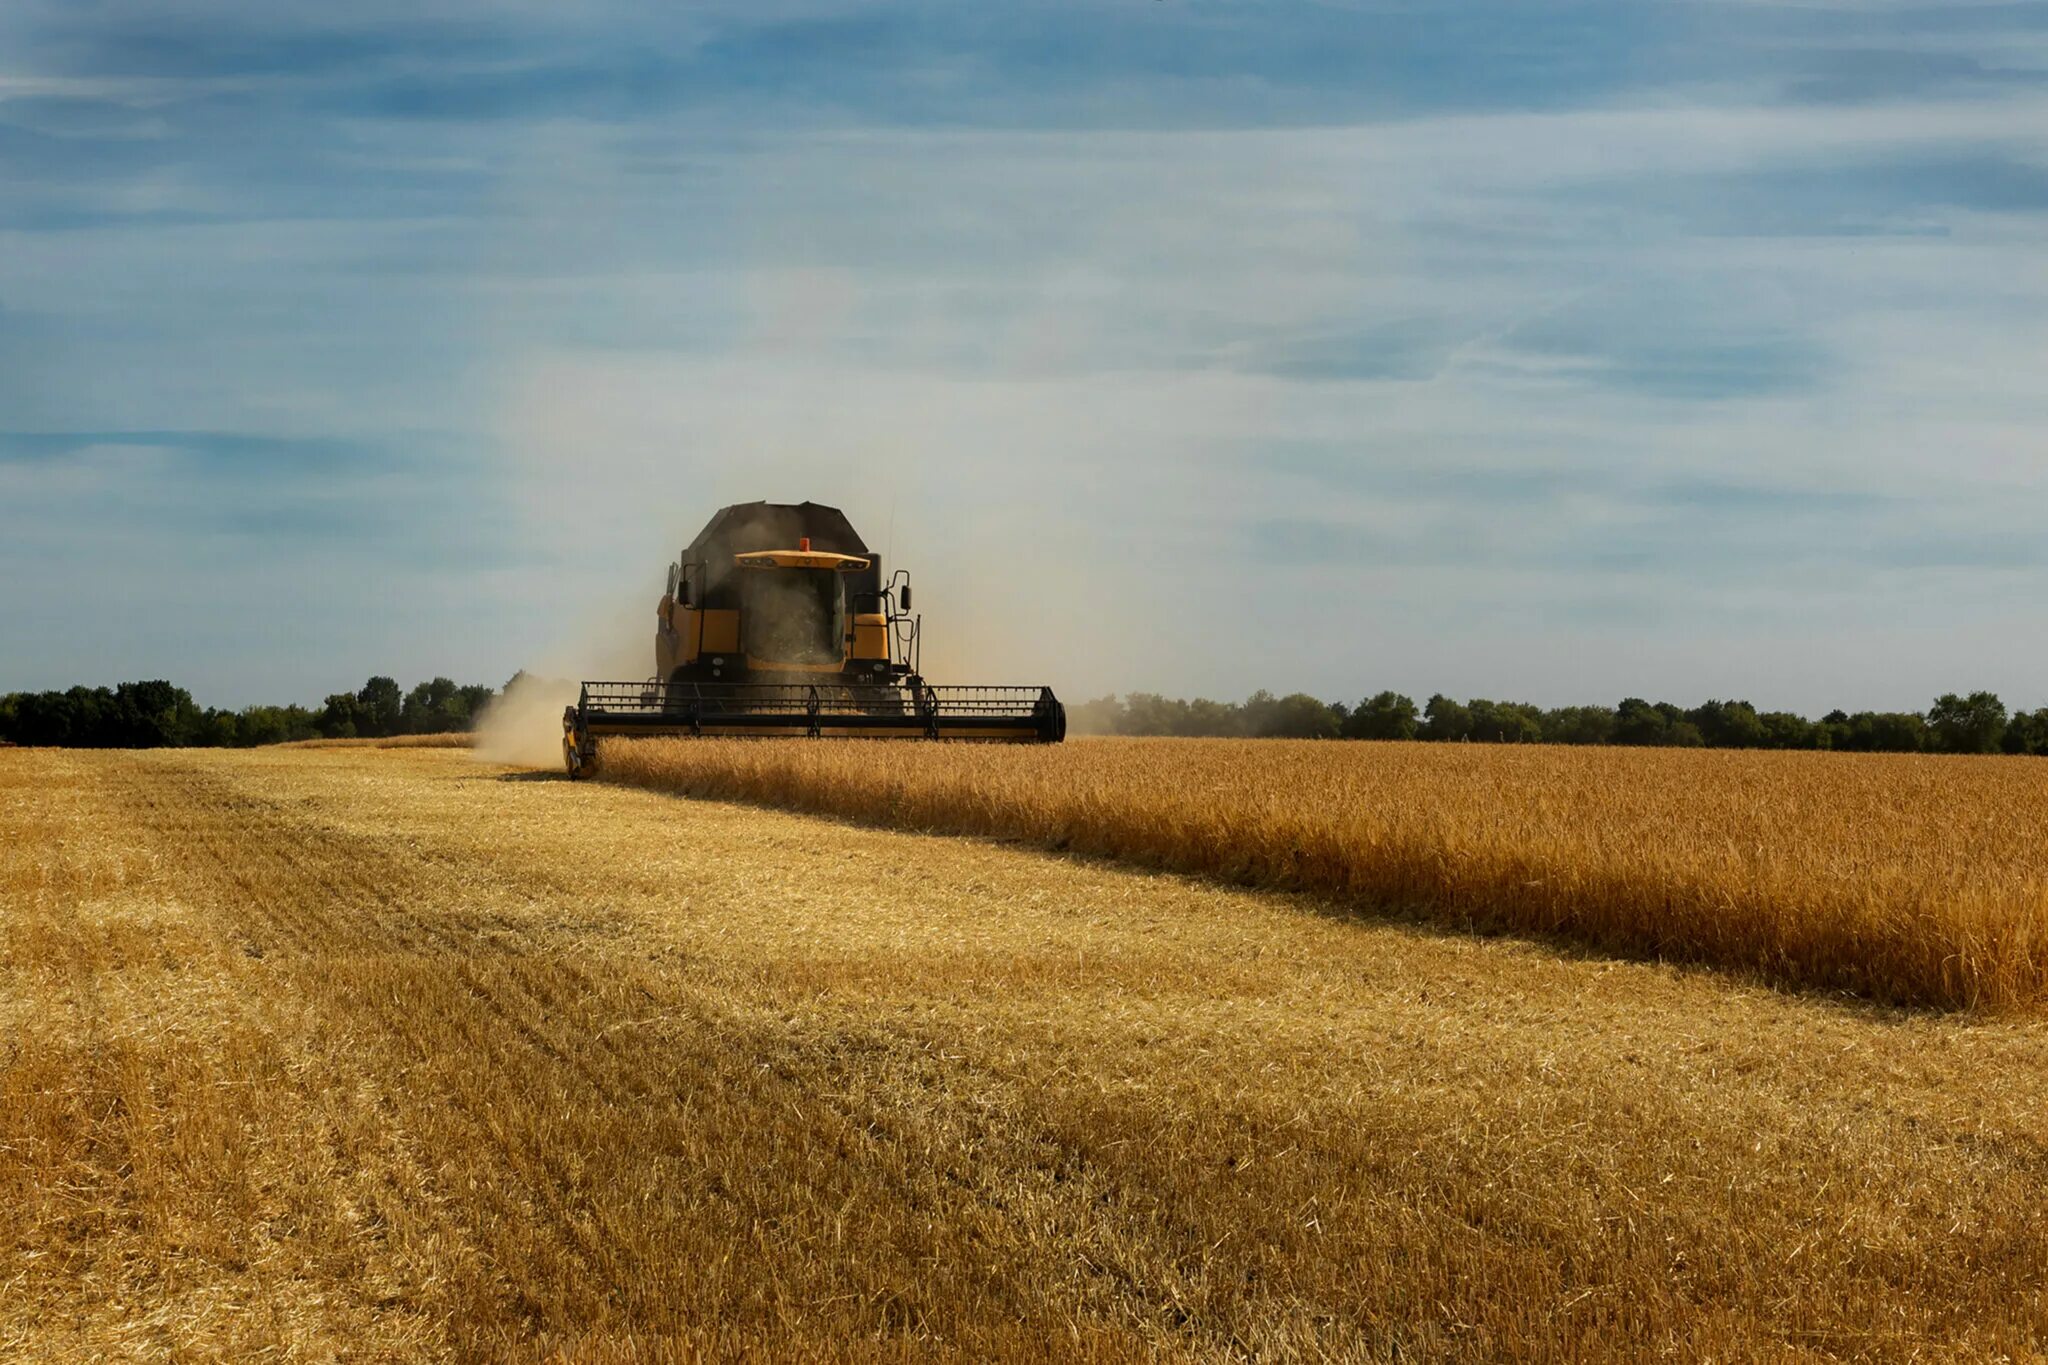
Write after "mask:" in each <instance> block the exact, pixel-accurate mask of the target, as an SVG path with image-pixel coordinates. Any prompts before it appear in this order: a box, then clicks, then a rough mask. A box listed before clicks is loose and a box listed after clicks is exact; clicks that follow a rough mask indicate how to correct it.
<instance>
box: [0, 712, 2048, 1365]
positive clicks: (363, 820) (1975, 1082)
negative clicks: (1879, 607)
mask: <svg viewBox="0 0 2048 1365" xmlns="http://www.w3.org/2000/svg"><path fill="white" fill-rule="evenodd" d="M906 747H907V748H909V749H915V748H916V746H906ZM891 752H892V755H894V756H893V757H892V758H891V760H890V761H891V762H900V763H915V762H919V761H921V760H920V759H919V758H918V757H916V756H915V755H914V754H910V753H906V752H904V751H902V750H895V751H891ZM1901 799H1904V798H1901ZM1238 807H1239V808H1240V809H1243V808H1244V803H1243V802H1242V801H1239V802H1238ZM0 1040H4V1043H0V1048H4V1050H0V1358H9V1359H12V1358H27V1359H38V1358H43V1359H66V1360H68V1359H97V1358H108V1357H113V1358H132V1359H161V1358H165V1357H166V1356H172V1357H174V1358H178V1359H194V1360H197V1359H232V1360H244V1359H257V1358H269V1357H270V1356H273V1355H274V1356H275V1357H277V1358H281V1359H311V1360H318V1359H349V1360H376V1359H408V1358H418V1357H426V1358H459V1359H499V1358H515V1359H516V1358H528V1359H537V1358H545V1357H547V1356H549V1355H550V1354H551V1353H559V1355H560V1357H561V1358H566V1359H588V1360H629V1359H630V1360H654V1359H669V1358H679V1359H682V1358H694V1357H699V1356H705V1355H708V1356H712V1357H716V1358H741V1357H748V1356H752V1357H757V1358H763V1359H777V1360H783V1359H806V1358H816V1359H879V1358H886V1359H904V1358H914V1359H947V1358H951V1359H960V1360H990V1359H993V1360H1027V1359H1028V1360H1040V1359H1047V1358H1065V1359H1094V1360H1104V1361H1109V1360H1149V1359H1162V1358H1164V1359H1179V1358H1187V1359H1219V1360H1220V1359H1229V1358H1245V1357H1256V1358H1259V1359H1266V1360H1290V1359H1333V1360H1382V1359H1395V1358H1402V1359H1447V1358H1469V1359H1475V1360H1499V1359H1510V1358H1512V1359H1528V1360H1541V1359H1557V1360H1594V1359H1626V1360H1634V1359H1642V1358H1645V1357H1652V1356H1658V1355H1662V1356H1666V1357H1669V1358H1674V1359H1682V1360H1698V1359H1707V1358H1714V1359H1728V1360H1761V1359H1787V1360H1795V1359H1811V1360H1822V1359H1836V1358H1846V1357H1868V1358H1877V1359H1898V1360H1905V1359H1958V1358H1964V1359H1968V1358H1976V1359H1987V1360H1989V1359H1999V1358H2019V1359H2025V1358H2037V1357H2038V1355H2039V1353H2040V1351H2041V1348H2042V1346H2043V1344H2044V1342H2048V1293H2044V1277H2048V1220H2044V1219H2043V1218H2042V1217H2041V1209H2042V1206H2043V1202H2044V1196H2048V1145H2044V1143H2048V1137H2044V1132H2048V1125H2044V1115H2048V1031H2044V1026H2043V1025H2042V1024H2040V1023H2038V1022H2035V1021H2032V1020H2030V1019H2028V1018H2026V1017H2023V1016H2019V1015H2007V1016H2004V1017H1984V1016H1971V1015H1963V1014H1952V1013H1938V1012H1916V1011H1904V1010H1895V1009H1886V1008H1881V1007H1878V1006H1874V1005H1869V1004H1863V1003H1855V1002H1845V1001H1840V1000H1828V999H1824V998H1821V997H1819V996H1817V995H1813V994H1805V995H1801V994H1790V993H1785V992H1780V991H1773V990H1769V989H1764V988H1761V987H1758V986H1755V985H1751V984H1746V983H1745V982H1743V981H1742V980H1740V979H1737V978H1734V977H1730V976H1728V975H1726V974H1716V973H1704V972H1696V971H1682V970H1678V969H1675V968H1672V967H1669V966H1664V965H1658V964H1653V963H1644V962H1630V961H1609V960H1601V959H1599V958H1596V957H1591V956H1586V955H1574V954H1568V953H1563V952H1560V951H1556V950H1554V949H1552V948H1549V947H1545V946H1543V945H1541V944H1537V943H1532V942H1527V941H1522V940H1514V939H1482V938H1476V937H1472V936H1467V935H1459V934H1445V933H1440V932H1436V931H1434V930H1431V929H1428V928H1425V927H1423V926H1420V925H1417V924H1414V923H1400V922H1387V921H1374V920H1370V919H1360V918H1355V917H1345V916H1341V915H1331V914H1324V913H1319V912H1318V910H1317V907H1316V905H1315V904H1314V903H1313V902H1311V901H1309V900H1308V899H1306V898H1302V897H1290V896H1282V895H1274V894H1270V893H1265V892H1257V891H1250V890H1243V889H1231V888H1228V887H1223V886H1219V885H1216V884H1213V883H1204V882H1197V881H1191V880H1187V879H1184V878H1181V877H1177V876H1173V875H1168V874H1164V873H1158V872H1145V871H1140V870H1133V869H1129V868H1123V867H1118V866H1114V865H1109V864H1105V863H1103V862H1100V861H1082V860H1075V859H1069V858H1060V857H1052V856H1048V855H1046V854H1045V853H1043V852H1040V851H1037V850H1034V849H1030V848H1025V847H1018V846H1014V845H1002V844H997V843H992V842H988V841H977V840H965V839H945V838H934V837H928V836H920V835H913V834H906V833H898V832H891V831H884V830H873V829H857V828H854V827H851V826H848V825H843V824H835V823H829V822H823V821H818V820H815V819H809V818H805V817H801V816H797V815H791V814H784V813H780V812H775V811H767V810H761V809H758V808H754V807H748V806H741V805H734V804H723V803H715V802H698V801H684V800H677V799H674V798H672V797H669V796H665V795H662V794H660V793H655V792H648V791H642V790H636V789H632V788H627V787H619V786H604V785H588V784H571V783H568V782H566V781H562V780H559V779H556V778H553V777H552V776H548V775H541V774H528V773H521V772H517V771H513V770H508V769H504V768H499V767H495V766H491V765H487V764H483V763H480V762H478V761H476V760H475V759H474V758H473V757H472V756H470V755H467V754H464V753H461V752H455V751H447V750H434V749H404V750H389V751H386V750H377V749H365V748H348V749H329V750H296V751H280V750H269V751H263V750H259V751H244V752H211V751H187V752H170V751H157V752H151V753H140V754H121V753H87V752H53V751H42V750H16V751H11V752H9V753H7V754H5V755H0Z"/></svg>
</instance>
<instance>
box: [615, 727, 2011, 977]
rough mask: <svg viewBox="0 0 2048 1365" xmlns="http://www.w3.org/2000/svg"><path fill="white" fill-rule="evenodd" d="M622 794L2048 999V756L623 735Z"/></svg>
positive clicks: (1456, 921) (1799, 967)
mask: <svg viewBox="0 0 2048 1365" xmlns="http://www.w3.org/2000/svg"><path fill="white" fill-rule="evenodd" d="M603 771H604V774H605V775H606V776H608V777H609V778H611V779H612V780H614V781H620V782H627V783H633V784H637V785H641V786H647V787H654V788H659V789H661V790H666V791H677V792H686V793H690V794H693V795H700V796H711V797H721V798H734V799H744V800H750V801H759V802H766V803H768V804H772V805H777V806H786V807H789V808H792V809H797V810H803V811H811V812H818V813H825V814H831V815H836V816H843V817H851V818H854V819H858V820H865V821H871V822H876V823H881V824H886V825H891V826H896V827H902V828H909V829H919V830H936V831H947V832H952V833H967V834H981V835H995V836H999V837H1003V838H1013V839H1023V840H1028V841H1030V842H1033V843H1037V844H1041V845H1044V846H1046V847H1049V848H1054V849H1072V850H1076V851H1080V852H1086V853H1091V854H1102V855H1107V856H1110V857H1113V858H1118V859H1123V860H1127V861H1131V862H1136V863H1140V864H1143V865H1146V866H1153V867H1162V868H1171V869H1175V870H1178V871H1183V872H1193V873H1199V874H1203V875H1209V876H1218V877H1222V878H1225V879H1228V880H1230V881H1233V882H1240V883H1244V884H1248V885H1257V886H1266V887H1277V888H1285V889H1289V890H1301V891H1309V892H1314V893H1317V894H1320V895H1324V896H1330V897H1335V898H1339V899H1341V900H1343V901H1345V902H1347V903H1349V904H1354V905H1362V906H1369V907H1381V908H1393V909H1397V910H1399V911H1402V912H1409V913H1418V914H1421V915H1423V916H1425V917H1427V918H1428V919H1430V920H1432V921H1434V922H1437V923H1443V924H1449V925H1455V926H1460V927H1465V926H1471V927H1479V928H1483V929H1492V930H1508V931H1514V932H1523V933H1537V934H1550V935H1562V936H1567V937H1570V938H1573V939H1576V940H1579V941H1583V942H1588V943H1592V944H1595V945H1599V946H1601V947H1604V948H1608V949H1614V950H1619V951H1625V952H1630V953H1635V954H1645V955H1650V956H1656V957H1664V958H1671V959H1678V960H1686V961H1696V962H1705V963H1711V964H1714V965H1717V966H1722V967H1732V968H1737V969H1741V970H1751V971H1755V972H1758V973H1761V974H1762V975H1763V976H1764V977H1766V978H1768V979H1770V980H1772V981H1776V982H1779V983H1784V984H1790V985H1794V986H1802V987H1819V988H1822V989H1831V990H1845V991H1850V992H1854V993H1857V994H1861V995H1866V996H1871V997H1874V998H1877V999H1881V1000H1887V1001H1895V1002H1903V1003H1913V1004H1930V1005H1938V1006H1948V1007H1978V1008H1989V1009H2012V1008H2019V1009H2027V1008H2031V1007H2035V1006H2038V1005H2040V1004H2041V1003H2043V1001H2044V1000H2048V838H2044V836H2043V831H2044V829H2048V766H2044V765H2042V764H2041V763H2040V762H2039V761H2037V760H2032V759H2024V758H2019V759H2010V758H1983V759H1957V758H1927V757H1919V756H1900V755H1847V754H1781V753H1728V752H1687V751H1683V750H1627V749H1599V750H1583V749H1557V748H1523V747H1517V748H1508V747H1498V746H1478V745H1468V746H1456V747H1452V746H1445V745H1425V744H1348V745H1332V744H1315V743H1308V742H1300V743H1282V742H1273V741H1255V742H1246V741H1234V740H1200V741H1186V740H1180V741H1176V740H1095V741H1088V742H1084V743H1078V744H1071V745H1065V746H1061V747H1058V748H1012V747H989V746H975V745H918V744H900V743H899V744H895V745H888V744H885V743H882V742H868V743H832V744H791V743H782V742H774V741H768V742H762V741H745V740H725V741H689V740H646V741H634V742H614V743H612V744H610V745H609V746H608V747H607V748H606V749H605V751H604V754H603Z"/></svg>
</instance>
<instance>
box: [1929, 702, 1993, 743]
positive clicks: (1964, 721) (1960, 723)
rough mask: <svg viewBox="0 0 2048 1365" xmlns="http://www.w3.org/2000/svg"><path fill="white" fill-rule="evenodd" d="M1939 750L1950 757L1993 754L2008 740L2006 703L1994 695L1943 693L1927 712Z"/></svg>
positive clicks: (1930, 727)
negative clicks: (2006, 734) (1962, 695)
mask: <svg viewBox="0 0 2048 1365" xmlns="http://www.w3.org/2000/svg"><path fill="white" fill-rule="evenodd" d="M1927 727H1928V729H1930V730H1932V731H1933V732H1934V740H1935V744H1936V747H1938V748H1939V749H1940V750H1941V751H1942V752H1943V753H1948V754H1994V753H1997V752H1998V746H1999V741H2001V740H2002V739H2004V738H2005V703H2004V702H2002V701H2000V700H1999V699H1998V695H1997V694H1996V693H1994V692H1972V693H1971V694H1970V695H1969V696H1967V697H1959V696H1957V695H1956V694H1955V693H1953V692H1944V693H1943V694H1942V695H1941V696H1939V697H1937V698H1935V700H1934V705H1933V706H1931V707H1929V708H1928V710H1927Z"/></svg>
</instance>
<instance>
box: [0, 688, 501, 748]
mask: <svg viewBox="0 0 2048 1365" xmlns="http://www.w3.org/2000/svg"><path fill="white" fill-rule="evenodd" d="M514 681H515V682H516V681H517V679H516V678H515V679H514ZM510 685H511V684H509V683H508V684H507V686H508V687H509V686H510ZM497 695H498V692H497V690H496V689H495V688H491V687H486V686H483V685H480V684H472V685H469V686H462V685H460V684H457V683H455V682H453V681H451V680H450V679H447V678H434V679H431V680H429V681H427V682H423V683H421V684H419V685H418V686H417V687H414V688H413V689H412V690H411V691H409V692H408V691H404V690H402V689H401V688H400V687H399V685H398V683H397V682H396V681H394V680H393V679H391V678H387V677H383V676H381V675H380V676H378V677H374V678H371V679H370V680H369V681H368V682H366V683H364V684H363V686H362V688H361V689H360V690H358V691H355V692H337V693H335V694H334V695H332V696H330V697H328V698H327V700H326V701H325V702H323V703H321V705H320V707H319V708H318V709H317V710H316V709H314V708H312V707H306V706H248V707H244V708H242V709H241V710H239V711H227V710H222V709H220V708H218V707H210V706H209V707H203V708H202V707H201V706H199V705H198V704H197V703H196V702H194V701H193V700H192V694H191V693H190V692H187V691H186V690H185V689H184V688H182V687H177V686H174V685H172V684H171V683H168V682H165V681H163V680H162V679H154V680H151V681H148V682H127V683H122V684H120V685H119V686H117V687H73V688H70V689H68V690H66V691H63V692H10V693H7V694H6V695H4V696H0V740H4V741H6V742H8V743H10V744H40V745H52V746H58V747H66V748H75V749H157V748H167V747H198V748H235V749H246V748H252V747H254V746H255V745H258V744H281V743H284V742H285V741H287V740H297V739H387V738H389V737H391V736H393V735H432V734H443V733H446V732H449V731H459V730H468V729H469V728H471V727H472V726H473V725H474V724H475V723H476V718H477V716H478V714H479V713H480V712H481V711H482V710H483V708H484V704H485V703H486V702H488V701H490V700H491V699H492V698H493V697H495V696H497Z"/></svg>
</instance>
